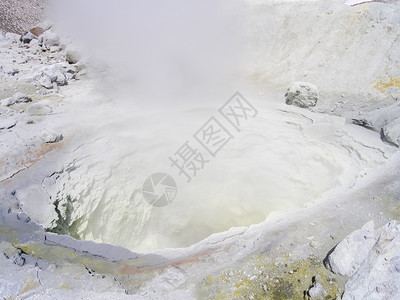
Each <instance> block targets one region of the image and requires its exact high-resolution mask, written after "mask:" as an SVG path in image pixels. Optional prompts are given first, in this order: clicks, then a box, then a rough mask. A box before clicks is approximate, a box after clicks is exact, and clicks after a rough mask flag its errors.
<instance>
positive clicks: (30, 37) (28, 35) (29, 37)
mask: <svg viewBox="0 0 400 300" xmlns="http://www.w3.org/2000/svg"><path fill="white" fill-rule="evenodd" d="M34 39H37V36H35V35H34V34H33V33H31V32H27V33H25V34H24V35H23V36H21V42H22V43H24V44H29V43H30V42H31V41H32V40H34Z"/></svg>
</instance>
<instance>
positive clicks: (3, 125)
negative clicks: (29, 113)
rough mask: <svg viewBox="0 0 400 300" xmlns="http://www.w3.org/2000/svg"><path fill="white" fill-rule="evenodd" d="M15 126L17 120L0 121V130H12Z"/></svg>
mask: <svg viewBox="0 0 400 300" xmlns="http://www.w3.org/2000/svg"><path fill="white" fill-rule="evenodd" d="M16 124H17V120H13V119H5V120H2V121H0V130H2V129H10V128H13V127H14V126H15V125H16Z"/></svg>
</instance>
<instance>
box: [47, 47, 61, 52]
mask: <svg viewBox="0 0 400 300" xmlns="http://www.w3.org/2000/svg"><path fill="white" fill-rule="evenodd" d="M60 50H61V48H60V47H59V46H51V47H50V52H51V53H54V52H59V51H60Z"/></svg>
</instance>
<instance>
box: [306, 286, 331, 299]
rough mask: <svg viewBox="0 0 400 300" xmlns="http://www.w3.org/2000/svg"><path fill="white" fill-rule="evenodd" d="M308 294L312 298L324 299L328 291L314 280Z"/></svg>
mask: <svg viewBox="0 0 400 300" xmlns="http://www.w3.org/2000/svg"><path fill="white" fill-rule="evenodd" d="M307 294H308V296H309V297H310V299H311V300H323V299H324V298H325V296H327V295H328V293H327V292H326V291H325V289H324V287H323V286H322V285H321V284H320V283H318V282H314V283H313V284H312V285H311V287H310V288H309V289H308V291H307Z"/></svg>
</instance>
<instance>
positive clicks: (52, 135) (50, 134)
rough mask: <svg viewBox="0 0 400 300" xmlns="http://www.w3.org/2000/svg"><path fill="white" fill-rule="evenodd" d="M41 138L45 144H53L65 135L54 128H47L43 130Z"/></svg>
mask: <svg viewBox="0 0 400 300" xmlns="http://www.w3.org/2000/svg"><path fill="white" fill-rule="evenodd" d="M41 138H42V139H43V141H44V143H45V144H51V143H57V142H59V141H61V140H62V139H63V138H64V137H63V135H62V134H61V133H57V132H54V131H52V130H46V131H44V132H42V135H41Z"/></svg>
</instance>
